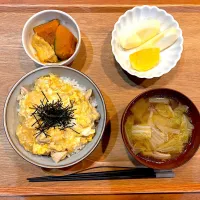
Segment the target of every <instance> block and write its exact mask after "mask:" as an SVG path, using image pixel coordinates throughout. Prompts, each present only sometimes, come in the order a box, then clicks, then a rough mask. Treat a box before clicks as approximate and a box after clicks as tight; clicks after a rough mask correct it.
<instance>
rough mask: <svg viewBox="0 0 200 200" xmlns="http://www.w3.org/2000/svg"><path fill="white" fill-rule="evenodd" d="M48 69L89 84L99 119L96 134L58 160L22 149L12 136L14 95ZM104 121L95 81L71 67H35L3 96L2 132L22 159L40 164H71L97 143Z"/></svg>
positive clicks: (15, 117) (15, 105)
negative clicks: (3, 130)
mask: <svg viewBox="0 0 200 200" xmlns="http://www.w3.org/2000/svg"><path fill="white" fill-rule="evenodd" d="M49 73H53V74H57V75H58V76H62V77H69V78H71V79H75V80H76V81H77V82H78V83H79V84H80V85H81V86H84V87H86V88H88V89H89V88H90V89H92V90H93V95H94V98H95V99H96V101H97V110H98V112H99V113H100V116H101V117H100V120H99V122H98V124H97V127H96V134H95V136H94V138H93V139H92V141H91V142H89V143H88V144H87V145H86V146H85V147H84V148H83V149H81V150H80V151H79V152H78V153H76V154H74V155H72V156H71V157H69V158H65V159H64V160H62V161H60V162H59V163H55V162H54V161H53V160H52V159H51V158H50V157H48V156H38V155H33V154H32V153H30V152H28V151H26V150H25V149H24V147H23V146H21V144H20V143H19V140H18V138H17V136H16V127H17V125H18V124H19V120H18V114H17V108H18V102H17V96H18V95H19V94H20V88H21V87H22V86H26V87H29V86H30V85H32V84H33V83H34V81H35V80H36V79H37V78H39V77H41V76H44V75H48V74H49ZM105 123H106V108H105V103H104V99H103V97H102V95H101V92H100V90H99V89H98V87H97V86H96V85H95V83H94V82H93V81H92V80H91V79H89V78H88V77H87V76H86V75H85V74H83V73H81V72H79V71H77V70H75V69H72V68H70V67H63V66H48V67H41V68H37V69H35V70H33V71H31V72H29V73H28V74H26V75H25V76H23V77H22V78H21V79H20V80H19V81H18V82H17V83H16V84H15V85H14V86H13V88H12V89H11V91H10V92H9V95H8V97H7V100H6V103H5V107H4V128H5V131H6V136H7V138H8V140H9V142H10V144H11V145H12V147H13V148H14V149H15V151H16V152H17V153H18V154H19V155H20V156H21V157H23V158H24V159H25V160H27V161H29V162H30V163H32V164H35V165H37V166H40V167H45V168H63V167H68V166H71V165H74V164H76V163H78V162H80V161H81V160H83V159H84V158H85V157H87V156H88V155H89V154H90V153H91V152H92V151H93V150H94V149H95V147H96V146H97V145H98V143H99V141H100V140H101V138H102V135H103V132H104V129H105Z"/></svg>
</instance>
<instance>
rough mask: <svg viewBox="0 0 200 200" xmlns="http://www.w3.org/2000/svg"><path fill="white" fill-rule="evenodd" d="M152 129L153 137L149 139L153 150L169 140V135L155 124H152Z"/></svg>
mask: <svg viewBox="0 0 200 200" xmlns="http://www.w3.org/2000/svg"><path fill="white" fill-rule="evenodd" d="M151 129H152V134H151V139H150V140H149V142H150V143H151V146H152V147H153V150H155V149H156V147H157V146H159V145H161V144H163V143H164V142H166V141H167V140H168V135H167V134H164V133H162V132H160V131H159V130H158V129H157V128H155V127H154V126H152V127H151Z"/></svg>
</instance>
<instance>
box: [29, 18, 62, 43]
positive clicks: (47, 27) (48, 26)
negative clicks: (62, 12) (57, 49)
mask: <svg viewBox="0 0 200 200" xmlns="http://www.w3.org/2000/svg"><path fill="white" fill-rule="evenodd" d="M59 24H60V21H59V20H58V19H54V20H52V21H50V22H47V23H45V24H41V25H39V26H36V27H34V28H33V30H34V32H35V33H37V35H38V36H40V37H42V38H43V39H44V40H45V41H46V42H48V43H49V44H50V45H54V41H55V36H56V30H57V28H58V26H59Z"/></svg>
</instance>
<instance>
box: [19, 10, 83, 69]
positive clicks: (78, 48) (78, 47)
mask: <svg viewBox="0 0 200 200" xmlns="http://www.w3.org/2000/svg"><path fill="white" fill-rule="evenodd" d="M51 12H53V13H59V14H62V15H64V16H66V17H68V18H69V19H70V20H71V21H72V22H73V23H74V24H75V27H76V29H77V31H78V38H77V39H78V42H77V45H76V49H75V52H74V53H73V55H72V56H71V57H69V58H68V59H67V60H63V61H61V62H58V63H42V62H40V61H39V60H38V59H36V58H35V57H33V56H31V54H30V53H29V51H28V49H27V48H26V45H25V43H26V42H25V30H26V28H27V26H28V24H29V23H31V21H32V20H33V19H34V18H35V17H37V16H39V15H41V14H43V13H51ZM22 46H23V48H24V50H25V52H26V54H27V55H28V56H29V58H30V59H31V60H33V61H34V62H35V63H37V64H38V65H41V66H47V65H48V66H57V65H64V64H66V63H68V65H69V64H70V63H71V62H72V61H73V60H74V59H75V57H76V56H77V54H78V52H79V50H80V46H81V32H80V28H79V26H78V23H77V22H76V20H75V19H74V18H73V17H72V16H71V15H69V14H68V13H66V12H64V11H61V10H52V9H50V10H42V11H40V12H37V13H35V14H33V15H32V16H31V17H30V18H29V19H28V20H27V21H26V23H25V24H24V27H23V30H22Z"/></svg>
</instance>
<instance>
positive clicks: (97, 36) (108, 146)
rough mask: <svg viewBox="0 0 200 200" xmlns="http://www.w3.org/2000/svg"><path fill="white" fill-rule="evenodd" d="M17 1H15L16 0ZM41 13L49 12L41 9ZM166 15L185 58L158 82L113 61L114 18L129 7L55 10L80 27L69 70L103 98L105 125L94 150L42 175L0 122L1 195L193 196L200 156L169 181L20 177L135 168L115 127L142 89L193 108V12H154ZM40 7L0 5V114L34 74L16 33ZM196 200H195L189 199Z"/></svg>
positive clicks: (196, 94) (197, 12)
mask: <svg viewBox="0 0 200 200" xmlns="http://www.w3.org/2000/svg"><path fill="white" fill-rule="evenodd" d="M19 2H21V1H19ZM47 7H48V8H56V7H55V6H54V5H48V6H47ZM160 7H161V8H164V9H166V11H167V12H169V13H171V14H172V15H173V16H174V17H175V19H176V20H177V21H178V22H179V24H180V27H181V28H182V30H183V36H184V51H183V54H182V57H181V60H180V61H179V62H178V64H177V66H176V67H175V68H174V69H173V70H172V71H171V72H169V73H168V74H166V75H164V76H162V77H161V78H156V79H151V80H144V79H137V78H129V77H128V76H127V75H126V74H125V73H124V72H123V71H122V70H121V68H120V67H119V65H118V64H117V63H116V62H115V60H114V58H113V55H112V51H111V46H110V41H111V31H112V29H113V26H114V23H115V22H116V21H117V19H118V17H119V16H120V15H121V14H122V13H123V12H124V11H125V10H127V9H130V6H125V5H124V6H117V7H116V6H105V7H104V6H88V7H87V6H84V7H80V6H74V7H73V6H69V7H68V6H67V5H65V6H61V7H59V9H60V10H63V11H65V12H68V13H69V14H71V15H72V16H73V17H74V18H75V20H76V21H77V23H78V24H79V26H80V29H81V33H82V45H81V50H80V53H79V55H78V57H77V59H76V60H75V62H74V63H73V65H72V67H73V68H75V69H78V70H80V71H82V72H84V73H86V74H87V75H88V76H89V77H90V78H91V79H92V80H93V81H94V82H95V83H96V84H97V85H98V87H99V88H100V90H101V91H102V94H103V97H104V98H105V102H106V106H107V113H108V120H107V126H106V130H105V133H104V136H103V138H102V141H101V143H100V144H99V145H98V147H97V148H96V150H95V151H94V152H93V153H92V154H91V155H90V156H89V157H88V158H86V159H85V160H84V161H83V162H81V163H79V164H77V165H75V166H73V167H71V168H67V169H63V170H51V171H48V170H46V169H41V168H39V167H36V166H34V165H32V164H30V163H28V162H26V161H25V160H23V159H22V158H21V157H20V156H19V155H17V153H15V151H14V150H13V149H12V147H11V145H10V144H9V142H8V140H7V138H6V136H5V133H4V129H3V119H2V115H1V116H0V120H1V125H0V131H1V134H0V156H1V160H2V162H1V165H0V171H1V179H0V195H1V196H17V195H21V196H24V195H65V194H68V195H70V194H130V193H182V192H200V174H199V166H200V151H198V152H197V154H196V155H195V156H194V157H193V159H192V160H190V161H189V162H188V163H187V164H185V165H184V166H182V167H180V168H177V169H175V170H174V171H175V173H176V177H175V178H173V179H159V180H158V179H156V180H155V179H148V180H144V179H142V180H128V181H127V180H120V181H116V180H115V181H87V182H70V183H69V182H59V183H53V182H51V183H29V182H27V181H26V178H27V177H34V176H42V175H46V174H65V173H69V172H72V171H76V170H78V169H84V168H87V167H91V166H99V165H101V166H105V165H113V166H134V165H138V163H135V162H134V161H132V160H131V159H130V158H129V156H128V154H127V151H126V149H125V147H124V145H123V141H122V138H121V134H120V120H121V116H122V113H123V111H124V109H125V107H126V106H127V104H128V103H129V102H130V101H131V100H132V98H134V97H135V96H136V95H138V94H140V93H141V92H144V91H146V90H148V89H152V88H158V87H168V88H173V89H176V90H178V91H180V92H182V93H184V94H185V95H187V96H188V97H189V98H190V99H191V100H192V101H193V102H194V103H195V104H196V105H197V107H198V108H199V109H200V79H199V77H200V70H199V69H198V68H199V61H200V56H199V53H200V51H199V46H200V37H199V32H200V25H199V19H200V7H199V6H191V5H188V6H172V7H171V6H166V5H165V6H160ZM41 8H42V9H43V6H42V7H40V6H25V5H23V6H22V7H20V6H9V7H8V6H5V5H0V19H1V21H0V26H1V29H0V44H1V48H0V69H1V73H0V91H1V96H0V111H1V113H2V112H3V106H4V102H5V99H6V96H7V94H8V92H9V90H10V89H11V87H12V85H13V84H14V83H15V82H16V81H17V80H18V79H19V78H20V77H21V76H23V75H25V74H26V73H27V72H29V71H31V70H33V69H35V68H36V66H35V65H34V63H33V62H32V61H31V60H30V59H29V57H28V56H27V55H26V54H25V51H24V50H23V48H22V45H21V32H22V28H23V26H24V23H25V22H26V21H27V19H28V18H29V17H30V16H31V15H32V14H34V13H35V12H38V11H40V10H41ZM194 198H195V197H194Z"/></svg>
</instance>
